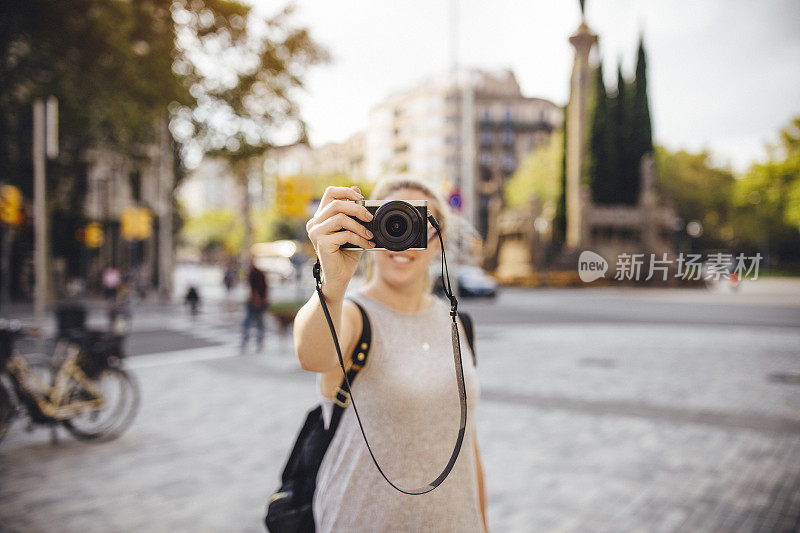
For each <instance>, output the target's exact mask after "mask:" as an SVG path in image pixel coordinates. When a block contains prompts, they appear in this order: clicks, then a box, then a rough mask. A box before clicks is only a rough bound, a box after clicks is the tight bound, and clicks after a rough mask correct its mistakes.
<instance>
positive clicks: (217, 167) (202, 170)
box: [176, 157, 241, 217]
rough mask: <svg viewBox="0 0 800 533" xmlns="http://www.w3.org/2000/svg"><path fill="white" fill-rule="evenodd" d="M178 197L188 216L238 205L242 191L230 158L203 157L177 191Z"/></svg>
mask: <svg viewBox="0 0 800 533" xmlns="http://www.w3.org/2000/svg"><path fill="white" fill-rule="evenodd" d="M176 196H177V198H178V201H179V202H180V203H181V205H182V206H183V208H184V210H185V211H186V214H187V215H189V216H193V217H195V216H199V215H201V214H202V213H203V212H205V211H208V210H211V209H231V210H237V209H239V206H240V203H241V198H240V196H241V194H240V192H239V188H238V186H237V184H236V180H235V179H234V177H233V174H232V173H231V170H230V166H229V165H228V163H227V161H225V160H224V159H222V158H217V157H204V158H203V160H202V161H201V162H200V165H198V167H197V168H195V169H194V170H192V171H191V172H189V175H188V176H186V178H185V179H184V180H183V182H182V183H181V184H180V186H179V187H178V190H177V191H176Z"/></svg>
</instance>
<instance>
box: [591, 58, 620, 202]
mask: <svg viewBox="0 0 800 533" xmlns="http://www.w3.org/2000/svg"><path fill="white" fill-rule="evenodd" d="M590 108H591V115H590V119H589V128H590V130H589V150H588V152H587V172H586V174H587V176H588V181H589V186H590V189H591V191H592V198H593V200H594V201H595V202H596V203H598V204H613V203H615V202H616V201H617V196H618V195H617V189H618V183H617V173H616V162H617V161H616V151H615V144H614V131H615V130H614V129H613V127H612V126H613V121H612V117H611V115H610V110H609V98H608V95H607V94H606V86H605V83H604V82H603V64H602V63H600V64H599V65H598V67H597V69H596V71H595V73H594V92H593V94H592V101H591V103H590Z"/></svg>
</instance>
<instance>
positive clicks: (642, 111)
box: [630, 37, 653, 202]
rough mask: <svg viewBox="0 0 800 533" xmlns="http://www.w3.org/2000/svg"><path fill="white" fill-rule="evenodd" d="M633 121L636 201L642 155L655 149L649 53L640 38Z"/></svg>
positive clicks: (632, 145)
mask: <svg viewBox="0 0 800 533" xmlns="http://www.w3.org/2000/svg"><path fill="white" fill-rule="evenodd" d="M630 105H631V109H630V121H631V141H630V147H631V153H630V164H631V165H632V169H630V170H631V171H632V172H633V175H634V177H635V178H636V179H635V180H633V181H632V182H631V186H632V189H631V193H632V199H633V201H634V202H635V201H636V199H637V198H638V196H639V179H638V178H639V174H640V169H639V166H640V164H641V160H642V157H643V156H644V155H645V154H648V153H651V152H652V151H653V131H652V124H651V121H650V105H649V103H648V98H647V54H646V53H645V51H644V41H643V39H642V38H641V37H640V38H639V48H638V50H637V57H636V76H635V77H634V80H633V98H632V99H631V101H630Z"/></svg>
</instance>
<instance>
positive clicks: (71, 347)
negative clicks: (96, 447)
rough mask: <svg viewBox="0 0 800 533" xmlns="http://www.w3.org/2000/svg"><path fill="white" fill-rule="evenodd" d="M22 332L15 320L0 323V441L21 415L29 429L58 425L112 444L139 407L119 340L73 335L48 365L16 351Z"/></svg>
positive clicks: (86, 333)
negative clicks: (8, 384) (16, 343)
mask: <svg viewBox="0 0 800 533" xmlns="http://www.w3.org/2000/svg"><path fill="white" fill-rule="evenodd" d="M26 333H28V332H26V330H25V329H24V328H23V327H22V326H21V324H20V323H19V322H18V321H5V320H0V440H1V439H2V438H3V436H4V435H5V433H6V432H7V430H8V427H9V426H10V424H11V422H12V421H13V419H14V418H15V417H17V416H20V415H23V414H27V416H28V418H29V419H30V421H31V426H30V427H32V425H33V424H39V425H49V426H51V427H52V426H53V425H56V424H62V425H63V426H64V427H65V428H66V429H67V431H69V432H70V433H71V434H72V435H73V436H75V437H76V438H79V439H84V440H90V439H105V440H110V439H113V438H116V437H118V436H119V435H121V434H122V433H123V432H124V431H125V430H126V429H127V428H128V427H129V426H130V424H131V423H132V422H133V419H134V418H135V416H136V413H137V411H138V408H139V387H138V385H137V383H136V380H135V379H134V378H133V376H131V375H130V374H129V373H128V372H126V371H125V370H124V369H123V368H122V358H123V357H124V352H123V350H122V338H121V337H120V336H118V335H114V334H110V333H106V332H100V331H91V330H88V331H83V332H80V333H76V334H73V335H72V336H71V337H70V338H68V339H66V343H65V344H64V348H65V349H64V350H63V352H62V354H61V355H59V356H58V357H55V358H54V360H53V361H47V360H42V359H40V358H29V359H28V360H26V359H25V358H23V357H22V356H21V355H20V354H19V352H18V351H16V350H15V349H14V342H15V341H16V340H17V339H18V338H19V337H21V336H23V335H25V334H26ZM9 382H10V385H11V386H10V387H7V383H9Z"/></svg>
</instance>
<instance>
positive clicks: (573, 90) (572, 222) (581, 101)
mask: <svg viewBox="0 0 800 533" xmlns="http://www.w3.org/2000/svg"><path fill="white" fill-rule="evenodd" d="M583 9H584V0H581V25H580V26H578V30H577V31H576V32H575V34H574V35H573V36H571V37H570V38H569V42H570V44H572V46H573V47H574V48H575V63H574V65H573V66H572V80H571V82H570V95H569V104H567V154H566V156H567V157H566V159H567V161H566V163H567V169H566V170H567V176H566V178H567V179H566V181H567V183H566V189H567V190H566V202H567V213H566V214H567V232H566V247H567V249H568V250H570V251H576V250H578V249H580V248H581V246H582V245H583V243H584V242H585V240H586V235H585V233H586V232H585V224H584V220H583V218H584V205H583V204H584V198H585V194H583V193H582V190H581V189H582V188H583V187H584V185H583V181H584V180H583V173H584V166H585V160H586V148H587V142H586V139H587V134H588V133H587V132H588V119H589V117H588V111H587V109H586V107H587V102H588V96H589V82H590V75H591V71H590V70H589V52H590V51H591V50H592V47H593V46H594V45H595V43H597V35H595V34H594V33H592V32H591V30H589V27H588V26H586V20H585V19H584V13H583Z"/></svg>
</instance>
